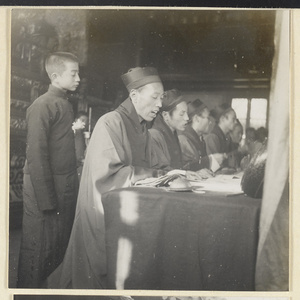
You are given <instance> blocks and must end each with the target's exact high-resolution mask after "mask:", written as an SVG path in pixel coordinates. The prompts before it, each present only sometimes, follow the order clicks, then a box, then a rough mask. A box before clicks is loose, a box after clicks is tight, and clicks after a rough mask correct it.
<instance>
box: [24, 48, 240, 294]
mask: <svg viewBox="0 0 300 300" xmlns="http://www.w3.org/2000/svg"><path fill="white" fill-rule="evenodd" d="M53 57H54V58H55V59H57V58H59V59H60V60H63V61H62V63H60V64H59V65H58V66H56V65H55V63H53V66H52V67H51V68H50V66H49V67H48V73H49V77H50V79H51V85H50V87H49V91H48V92H47V93H46V94H45V95H44V96H41V97H40V98H38V99H37V100H35V102H34V103H33V104H32V105H31V107H30V108H29V110H28V114H27V120H28V121H29V122H28V124H29V126H28V138H27V144H28V147H27V163H26V166H25V169H24V170H25V171H24V173H25V174H24V187H25V188H24V196H25V197H24V214H23V235H22V243H21V252H20V260H19V272H18V287H26V288H28V287H31V288H37V287H48V288H78V289H80V288H83V289H87V288H89V289H105V288H108V286H107V265H106V262H107V260H106V251H107V249H106V244H105V216H104V209H103V206H102V202H101V199H102V195H103V193H106V192H108V191H111V190H114V189H118V188H124V187H130V186H133V185H134V184H135V183H136V182H137V181H138V180H139V179H145V178H148V177H157V176H160V175H163V174H165V173H166V172H168V171H169V170H172V169H183V170H186V177H187V178H188V179H198V180H202V179H205V178H207V177H210V176H213V174H214V171H215V170H218V169H220V168H221V167H224V166H229V167H236V164H235V163H233V161H235V159H234V157H235V155H234V153H235V152H236V146H237V145H235V143H234V141H233V140H232V139H231V138H230V133H233V132H234V127H235V125H236V124H237V120H236V114H235V112H234V110H233V109H232V108H230V107H220V108H218V110H216V111H214V112H213V114H212V117H213V118H214V121H213V119H212V118H211V117H210V112H209V110H208V108H207V107H206V106H205V105H204V104H203V103H202V102H201V101H200V100H196V101H193V102H192V103H187V102H186V101H185V100H184V97H183V95H182V94H181V93H180V92H179V91H178V90H169V91H164V88H163V84H162V81H161V79H160V76H159V75H158V72H157V70H156V69H155V68H151V67H146V68H140V67H137V68H134V69H131V70H129V71H128V72H127V73H126V74H124V75H122V76H121V78H122V80H123V82H124V84H125V86H126V88H127V90H128V93H129V96H128V98H127V99H126V100H125V101H124V102H123V103H121V104H120V106H119V107H118V108H116V109H115V110H114V111H112V112H109V113H107V114H105V115H104V116H102V117H101V118H100V119H99V120H98V122H97V124H96V126H95V128H94V130H93V133H92V136H91V139H90V141H89V144H88V147H87V151H86V155H85V159H84V165H83V170H82V174H81V180H80V187H79V191H78V193H77V189H76V182H75V181H76V180H75V179H76V178H75V177H74V169H75V170H76V159H75V143H74V133H73V132H72V128H71V126H72V121H71V113H70V105H69V104H68V103H67V102H66V101H67V99H66V90H71V91H72V90H75V89H76V88H77V87H78V84H79V76H78V62H76V59H74V57H73V56H70V55H66V54H65V53H58V54H55V55H53ZM46 62H48V64H49V59H48V60H47V61H46ZM63 64H64V65H65V68H64V69H63V70H64V71H63V72H62V75H61V74H60V73H59V72H61V71H60V70H61V66H62V65H63ZM46 66H47V65H46ZM73 69H74V70H75V71H74V70H73ZM69 71H71V72H70V74H71V77H70V78H69V77H68V76H69V74H68V72H69ZM74 72H76V74H75V75H76V76H75V75H74V74H73V73H74ZM72 74H73V75H74V76H73V75H72ZM66 78H67V79H68V80H66ZM45 105H46V107H44V106H45ZM65 113H66V114H67V115H65ZM66 116H67V118H66ZM212 122H215V123H216V124H215V126H212ZM149 124H150V125H149ZM45 125H47V126H45ZM149 127H150V129H149ZM41 129H42V130H41ZM204 135H206V136H205V141H204V139H203V136H204ZM41 137H42V138H43V139H41ZM66 137H67V138H68V139H66ZM65 142H67V143H65ZM41 144H42V145H43V147H42V148H41V147H40V145H41ZM47 147H48V148H49V149H50V150H49V149H48V148H47ZM40 148H41V149H40ZM73 148H74V149H73ZM41 150H42V151H41ZM49 151H50V152H49ZM38 152H39V153H40V154H39V155H37V153H38ZM37 160H38V161H41V162H43V163H37ZM66 163H67V167H68V173H67V172H63V167H64V165H66ZM46 167H47V168H46ZM45 170H47V172H46V173H45ZM55 170H58V171H59V172H58V173H57V174H55ZM75 172H76V171H75ZM76 175H77V172H76ZM76 177H77V176H76ZM44 182H45V184H43V183H44ZM72 182H73V183H72ZM73 187H74V189H73ZM36 189H37V190H36ZM37 192H38V193H37ZM46 194H47V195H48V194H49V195H50V196H51V197H50V196H49V197H48V198H46V200H47V201H44V200H45V197H46V196H47V195H46ZM43 199H44V200H43ZM42 200H43V201H42ZM57 201H59V202H58V203H59V205H55V204H56V202H57ZM75 205H76V210H75ZM70 224H72V226H70Z"/></svg>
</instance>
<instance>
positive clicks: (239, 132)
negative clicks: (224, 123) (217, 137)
mask: <svg viewBox="0 0 300 300" xmlns="http://www.w3.org/2000/svg"><path fill="white" fill-rule="evenodd" d="M230 136H231V139H232V141H233V142H234V143H236V144H239V143H240V142H241V140H242V137H243V126H242V124H241V123H240V121H239V120H236V123H235V125H234V127H233V130H232V131H231V132H230Z"/></svg>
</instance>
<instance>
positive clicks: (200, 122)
mask: <svg viewBox="0 0 300 300" xmlns="http://www.w3.org/2000/svg"><path fill="white" fill-rule="evenodd" d="M210 123H211V118H210V116H209V110H208V108H205V109H204V110H203V112H202V113H201V115H200V116H199V115H197V127H198V131H199V132H201V133H208V132H209V129H210Z"/></svg>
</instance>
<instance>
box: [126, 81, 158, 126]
mask: <svg viewBox="0 0 300 300" xmlns="http://www.w3.org/2000/svg"><path fill="white" fill-rule="evenodd" d="M163 92H164V88H163V85H162V84H161V83H159V82H154V83H149V84H147V85H145V86H143V87H142V89H140V90H139V91H138V90H132V91H131V92H130V97H131V99H132V103H133V105H134V107H135V109H136V112H137V114H138V115H139V116H140V117H141V118H143V119H144V120H145V121H152V120H153V119H154V118H155V117H156V115H157V113H158V111H159V109H160V108H161V103H162V102H161V97H162V94H163Z"/></svg>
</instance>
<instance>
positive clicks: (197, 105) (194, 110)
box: [178, 99, 224, 171]
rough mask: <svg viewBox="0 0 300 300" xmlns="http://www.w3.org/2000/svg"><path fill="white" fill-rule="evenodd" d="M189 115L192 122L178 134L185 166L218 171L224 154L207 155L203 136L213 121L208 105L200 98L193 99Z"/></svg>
mask: <svg viewBox="0 0 300 300" xmlns="http://www.w3.org/2000/svg"><path fill="white" fill-rule="evenodd" d="M188 116H189V118H190V122H189V124H188V125H187V127H186V129H185V130H184V131H181V132H179V136H178V138H179V142H180V147H181V150H182V157H183V162H184V166H185V168H186V169H189V170H192V171H198V170H200V169H204V168H206V169H210V170H212V171H216V170H217V169H218V168H219V167H220V164H221V163H222V161H223V160H224V154H223V153H214V154H210V155H207V152H206V143H205V140H204V138H203V135H205V134H207V133H208V131H209V125H210V122H211V118H210V112H209V110H208V108H207V106H206V105H205V104H204V103H203V102H202V101H201V100H200V99H196V100H194V101H192V102H191V103H189V104H188Z"/></svg>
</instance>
